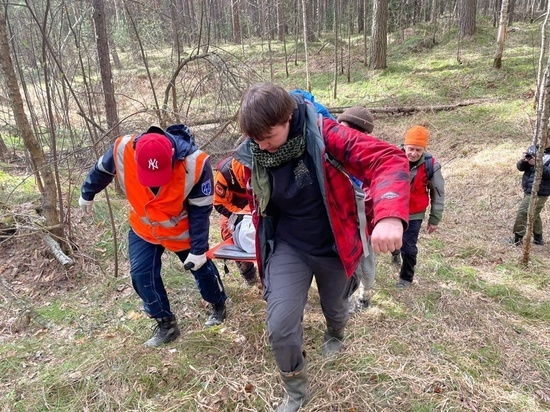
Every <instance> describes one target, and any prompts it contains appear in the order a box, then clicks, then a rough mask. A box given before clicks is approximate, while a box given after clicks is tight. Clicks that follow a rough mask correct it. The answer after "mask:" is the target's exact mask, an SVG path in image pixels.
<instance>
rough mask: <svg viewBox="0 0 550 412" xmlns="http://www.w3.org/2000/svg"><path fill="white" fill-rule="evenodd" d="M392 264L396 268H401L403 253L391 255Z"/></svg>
mask: <svg viewBox="0 0 550 412" xmlns="http://www.w3.org/2000/svg"><path fill="white" fill-rule="evenodd" d="M391 263H392V264H394V265H395V266H401V253H396V254H395V255H394V254H393V253H392V254H391Z"/></svg>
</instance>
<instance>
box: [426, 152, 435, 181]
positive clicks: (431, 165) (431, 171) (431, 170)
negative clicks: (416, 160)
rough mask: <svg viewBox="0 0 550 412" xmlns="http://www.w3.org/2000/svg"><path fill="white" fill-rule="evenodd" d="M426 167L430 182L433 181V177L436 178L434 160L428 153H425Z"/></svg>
mask: <svg viewBox="0 0 550 412" xmlns="http://www.w3.org/2000/svg"><path fill="white" fill-rule="evenodd" d="M424 165H425V166H426V175H427V176H428V180H429V181H431V180H432V177H434V158H433V156H432V155H431V154H429V153H428V152H425V153H424Z"/></svg>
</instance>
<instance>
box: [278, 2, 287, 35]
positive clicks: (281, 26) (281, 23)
mask: <svg viewBox="0 0 550 412" xmlns="http://www.w3.org/2000/svg"><path fill="white" fill-rule="evenodd" d="M283 6H284V5H283V0H277V38H278V39H279V41H280V42H284V41H285V32H286V30H285V29H286V20H285V10H284V7H283Z"/></svg>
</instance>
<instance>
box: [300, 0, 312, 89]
mask: <svg viewBox="0 0 550 412" xmlns="http://www.w3.org/2000/svg"><path fill="white" fill-rule="evenodd" d="M306 3H308V0H302V18H303V24H304V57H305V62H306V90H307V91H308V92H310V91H311V81H310V79H309V59H308V50H307V43H308V29H307V26H308V22H307V4H306Z"/></svg>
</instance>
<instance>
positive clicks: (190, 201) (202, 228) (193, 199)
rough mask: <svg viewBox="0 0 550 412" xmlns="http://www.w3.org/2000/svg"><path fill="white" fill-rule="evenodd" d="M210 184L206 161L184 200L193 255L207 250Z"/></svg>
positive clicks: (210, 203)
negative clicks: (197, 179) (198, 177)
mask: <svg viewBox="0 0 550 412" xmlns="http://www.w3.org/2000/svg"><path fill="white" fill-rule="evenodd" d="M212 182H213V173H212V167H211V165H210V161H209V160H207V161H206V162H205V164H204V169H203V171H202V175H201V177H200V179H199V181H198V182H197V183H196V184H195V186H193V189H191V193H189V196H187V200H186V201H187V212H188V215H189V236H190V238H191V250H190V252H191V253H192V254H194V255H202V254H203V253H205V252H206V251H207V250H208V234H209V229H210V214H211V213H212V204H213V201H214V193H213V187H212Z"/></svg>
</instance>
